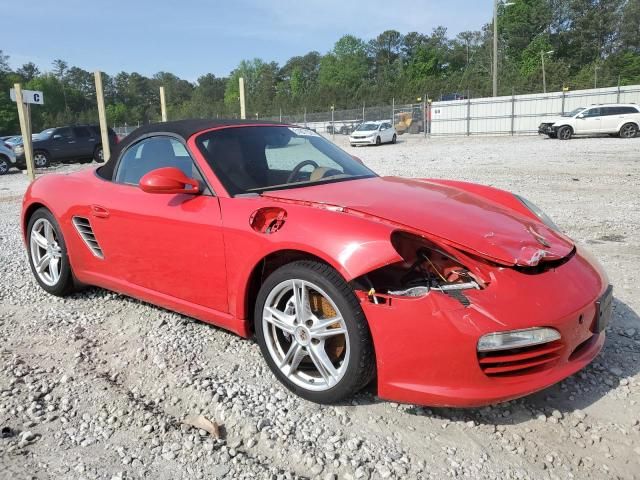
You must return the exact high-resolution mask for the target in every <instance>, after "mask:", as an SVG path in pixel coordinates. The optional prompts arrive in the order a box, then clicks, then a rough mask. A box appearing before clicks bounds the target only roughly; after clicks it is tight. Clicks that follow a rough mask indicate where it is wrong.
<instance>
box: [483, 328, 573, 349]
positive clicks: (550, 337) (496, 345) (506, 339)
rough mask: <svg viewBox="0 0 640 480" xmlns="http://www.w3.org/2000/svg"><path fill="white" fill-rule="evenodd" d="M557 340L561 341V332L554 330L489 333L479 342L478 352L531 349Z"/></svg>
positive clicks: (534, 329)
mask: <svg viewBox="0 0 640 480" xmlns="http://www.w3.org/2000/svg"><path fill="white" fill-rule="evenodd" d="M556 340H560V332H558V331H557V330H554V329H553V328H526V329H524V330H511V331H509V332H496V333H489V334H487V335H483V336H482V337H480V340H478V352H493V351H496V350H508V349H511V348H522V347H530V346H532V345H540V344H542V343H549V342H554V341H556Z"/></svg>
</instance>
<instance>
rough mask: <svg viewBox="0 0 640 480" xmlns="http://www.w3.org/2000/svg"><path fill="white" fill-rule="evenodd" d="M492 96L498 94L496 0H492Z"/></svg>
mask: <svg viewBox="0 0 640 480" xmlns="http://www.w3.org/2000/svg"><path fill="white" fill-rule="evenodd" d="M493 96H494V97H497V96H498V0H493Z"/></svg>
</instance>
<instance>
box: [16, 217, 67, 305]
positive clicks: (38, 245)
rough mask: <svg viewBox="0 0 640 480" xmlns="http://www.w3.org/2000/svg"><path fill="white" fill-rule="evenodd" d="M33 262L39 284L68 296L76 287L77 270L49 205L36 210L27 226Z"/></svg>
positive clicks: (28, 244)
mask: <svg viewBox="0 0 640 480" xmlns="http://www.w3.org/2000/svg"><path fill="white" fill-rule="evenodd" d="M27 251H28V254H29V265H30V266H31V271H32V272H33V275H34V276H35V277H36V281H37V282H38V284H39V285H40V286H41V287H42V288H43V289H44V290H45V291H47V292H48V293H50V294H52V295H56V296H58V297H64V296H66V295H67V294H69V293H71V292H72V291H73V287H74V284H73V274H72V273H71V264H70V263H69V257H68V255H67V245H66V243H65V241H64V237H63V236H62V230H61V229H60V225H59V224H58V222H57V221H56V219H55V217H54V216H53V214H52V213H51V212H50V211H49V210H47V209H46V208H39V209H38V210H36V211H35V212H34V213H33V215H31V218H30V219H29V224H28V226H27Z"/></svg>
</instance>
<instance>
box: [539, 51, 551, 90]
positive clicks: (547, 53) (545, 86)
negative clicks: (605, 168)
mask: <svg viewBox="0 0 640 480" xmlns="http://www.w3.org/2000/svg"><path fill="white" fill-rule="evenodd" d="M552 53H553V50H549V51H548V52H540V60H542V93H547V75H546V72H545V70H544V56H545V55H551V54H552Z"/></svg>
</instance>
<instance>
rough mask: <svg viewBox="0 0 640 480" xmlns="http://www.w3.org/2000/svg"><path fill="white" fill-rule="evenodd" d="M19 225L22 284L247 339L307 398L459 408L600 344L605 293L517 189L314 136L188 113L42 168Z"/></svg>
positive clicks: (512, 390) (529, 384) (588, 264)
mask: <svg viewBox="0 0 640 480" xmlns="http://www.w3.org/2000/svg"><path fill="white" fill-rule="evenodd" d="M22 230H23V232H24V238H25V243H26V247H27V250H28V257H29V261H30V264H31V268H32V270H33V273H34V275H35V278H36V280H37V281H38V283H39V284H40V286H41V287H42V288H43V289H45V290H46V291H47V292H49V293H51V294H54V295H65V294H68V293H69V292H71V291H72V290H73V289H75V288H78V287H81V286H83V285H96V286H99V287H103V288H106V289H109V290H114V291H116V292H120V293H123V294H125V295H130V296H132V297H136V298H139V299H142V300H145V301H147V302H150V303H153V304H156V305H160V306H163V307H165V308H168V309H171V310H174V311H176V312H180V313H183V314H185V315H189V316H191V317H195V318H198V319H201V320H203V321H205V322H210V323H212V324H215V325H218V326H221V327H223V328H226V329H229V330H231V331H233V332H236V333H237V334H239V335H241V336H243V337H250V336H252V335H255V337H256V338H257V341H258V343H259V345H260V348H261V351H262V353H263V355H264V357H265V360H266V362H267V364H268V365H269V367H270V368H271V370H272V371H273V373H274V375H275V376H276V377H277V378H278V379H279V380H280V381H281V382H282V383H283V384H284V385H285V386H286V387H287V388H289V389H290V390H292V391H293V392H295V393H296V394H298V395H300V396H302V397H304V398H306V399H309V400H312V401H316V402H322V403H330V402H337V401H340V400H343V399H345V398H346V397H348V396H350V395H352V394H354V393H355V392H357V391H358V390H359V389H361V388H363V387H364V386H366V385H367V384H369V383H371V382H372V381H373V380H374V379H375V382H376V384H377V391H378V394H379V396H381V397H383V398H387V399H393V400H397V401H405V402H412V403H417V404H425V405H448V406H476V405H483V404H488V403H495V402H499V401H504V400H508V399H512V398H516V397H520V396H523V395H526V394H529V393H531V392H534V391H537V390H540V389H543V388H545V387H547V386H549V385H551V384H553V383H555V382H558V381H560V380H561V379H563V378H565V377H567V376H569V375H571V374H573V373H575V372H576V371H578V370H580V369H581V368H583V367H584V366H586V365H587V364H588V363H589V362H590V361H591V360H593V358H594V357H595V356H596V355H597V354H598V352H599V351H600V349H601V348H602V345H603V343H604V339H605V332H604V330H605V326H606V324H607V322H608V319H609V317H610V315H611V302H612V291H611V286H610V285H609V284H608V280H607V277H606V275H605V273H604V272H603V270H602V268H601V267H600V266H599V265H598V263H597V262H596V261H595V260H593V259H591V258H590V257H589V256H588V254H587V253H586V252H584V251H583V250H582V249H581V248H579V247H577V246H576V245H575V244H574V243H573V242H572V241H571V240H570V239H569V238H567V237H566V236H565V235H563V234H562V233H561V232H560V231H559V229H558V228H557V227H556V226H555V225H554V224H553V222H551V220H550V219H549V218H548V217H547V216H545V214H544V213H542V212H541V211H540V210H539V209H538V208H536V207H535V206H534V205H533V204H531V203H530V202H528V201H527V200H525V199H523V198H521V197H518V196H517V195H514V194H512V193H509V192H505V191H502V190H498V189H495V188H491V187H486V186H481V185H476V184H471V183H464V182H457V181H447V180H434V179H405V178H396V177H379V176H378V175H376V174H375V173H374V172H372V171H371V170H369V169H368V168H367V167H366V166H365V165H363V163H362V162H361V161H359V160H358V159H356V158H354V157H352V156H350V155H348V154H347V153H345V152H344V151H342V150H341V149H340V148H338V147H336V146H335V145H334V144H333V143H331V142H329V141H327V140H325V139H324V138H323V137H321V136H320V135H318V134H317V133H315V132H314V131H312V130H309V129H306V128H301V127H296V126H290V125H282V124H268V123H261V124H251V123H248V122H244V121H210V120H189V121H178V122H168V123H162V124H156V125H148V126H144V127H141V128H139V129H137V130H136V131H135V132H133V133H132V134H131V135H129V136H128V137H127V138H126V139H124V140H123V141H122V142H121V143H120V144H118V146H117V147H116V149H115V151H114V152H113V155H112V156H111V159H110V160H109V161H108V162H107V163H105V164H104V165H103V166H101V167H100V168H98V169H87V170H83V171H79V172H75V173H71V174H65V175H55V174H51V175H46V176H43V177H41V178H39V179H38V180H36V181H35V182H33V183H32V184H31V186H30V187H29V189H28V191H27V192H26V194H25V197H24V203H23V210H22Z"/></svg>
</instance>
